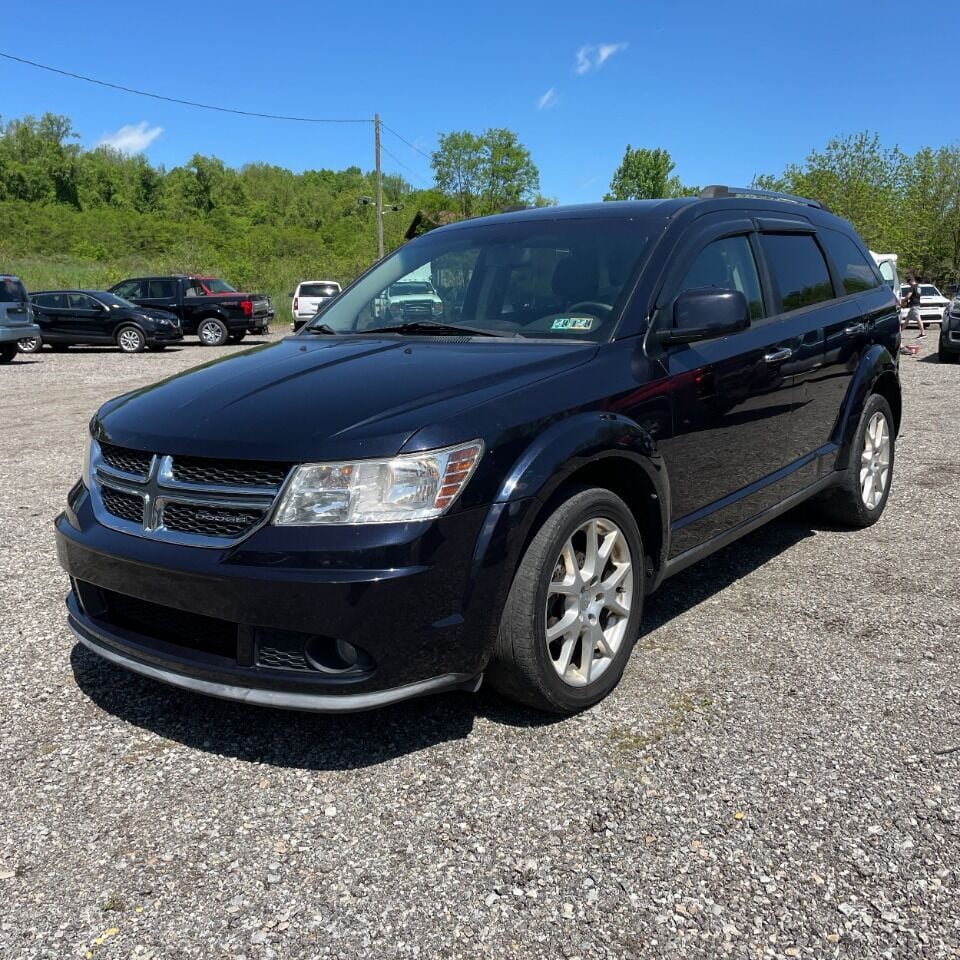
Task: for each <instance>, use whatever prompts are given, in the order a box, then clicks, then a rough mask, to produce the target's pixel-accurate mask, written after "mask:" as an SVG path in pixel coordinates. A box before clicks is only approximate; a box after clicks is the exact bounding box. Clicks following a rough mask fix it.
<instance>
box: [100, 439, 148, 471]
mask: <svg viewBox="0 0 960 960" xmlns="http://www.w3.org/2000/svg"><path fill="white" fill-rule="evenodd" d="M100 455H101V456H102V457H103V459H104V462H105V463H106V464H107V465H108V466H110V467H113V469H114V470H122V471H123V472H124V473H135V474H140V475H141V476H146V475H147V473H149V471H150V461H151V460H152V459H153V454H152V453H144V452H143V451H142V450H130V449H128V448H126V447H115V446H114V445H113V444H112V443H101V444H100Z"/></svg>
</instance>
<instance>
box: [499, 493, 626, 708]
mask: <svg viewBox="0 0 960 960" xmlns="http://www.w3.org/2000/svg"><path fill="white" fill-rule="evenodd" d="M568 494H569V495H568V497H567V498H566V499H565V500H564V501H563V502H562V503H560V504H559V505H558V506H557V508H556V509H555V510H554V511H553V513H552V514H551V515H550V516H549V517H548V519H547V521H546V522H545V523H544V524H543V526H542V527H541V528H540V530H539V531H538V532H537V534H536V536H535V537H534V538H533V540H532V541H531V542H530V546H529V547H528V548H527V550H526V553H525V554H524V556H523V559H522V561H521V562H520V566H519V567H518V569H517V573H516V575H515V577H514V581H513V585H512V586H511V588H510V593H509V596H508V597H507V602H506V605H505V607H504V611H503V617H502V619H501V621H500V632H499V635H498V637H497V642H496V647H495V650H494V655H493V658H492V660H491V662H490V664H489V666H488V668H487V671H486V676H487V679H488V680H489V681H490V682H491V684H492V685H493V686H494V688H495V689H496V690H498V691H499V692H500V693H502V694H503V695H504V696H506V697H509V698H510V699H512V700H517V701H519V702H520V703H525V704H527V705H529V706H532V707H536V708H537V709H540V710H546V711H549V712H552V713H575V712H576V711H578V710H584V709H586V708H587V707H591V706H593V705H594V704H595V703H597V702H599V701H600V700H602V699H603V698H604V697H605V696H606V695H607V694H608V693H609V692H610V691H611V690H612V689H613V688H614V687H615V686H616V685H617V683H618V682H619V680H620V677H621V676H622V675H623V670H624V667H625V666H626V663H627V660H628V659H629V657H630V651H631V650H632V649H633V645H634V643H635V642H636V639H637V634H638V633H639V629H640V615H641V612H642V608H643V547H642V544H641V542H640V532H639V530H638V529H637V524H636V521H635V520H634V518H633V515H632V514H631V513H630V510H629V508H628V507H627V505H626V504H625V503H624V502H623V501H622V500H621V499H620V498H619V497H618V496H616V495H615V494H613V493H611V492H610V491H609V490H603V489H599V488H594V487H586V488H585V487H577V488H573V489H571V490H570V491H568Z"/></svg>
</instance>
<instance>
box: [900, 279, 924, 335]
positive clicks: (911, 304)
mask: <svg viewBox="0 0 960 960" xmlns="http://www.w3.org/2000/svg"><path fill="white" fill-rule="evenodd" d="M907 284H908V289H907V295H906V296H905V297H904V298H903V299H902V300H901V301H900V306H902V307H906V308H907V319H906V320H905V321H904V325H905V326H908V327H909V326H910V324H911V323H913V322H916V324H917V326H918V327H919V328H920V333H919V334H917V339H918V340H922V339H923V338H924V337H925V336H926V335H927V332H926V330H924V329H923V318H922V317H921V316H920V281H919V280H917V278H916V277H915V276H914V275H913V274H912V273H910V274H907Z"/></svg>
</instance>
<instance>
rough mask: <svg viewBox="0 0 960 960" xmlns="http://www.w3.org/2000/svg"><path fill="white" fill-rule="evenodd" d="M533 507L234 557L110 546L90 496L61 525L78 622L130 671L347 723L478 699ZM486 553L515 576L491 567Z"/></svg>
mask: <svg viewBox="0 0 960 960" xmlns="http://www.w3.org/2000/svg"><path fill="white" fill-rule="evenodd" d="M526 503H527V502H524V503H521V504H513V505H495V506H494V507H491V508H490V509H489V510H487V509H480V510H474V511H464V512H463V513H461V514H455V515H451V516H448V517H444V518H441V519H440V520H439V521H436V522H432V523H427V524H407V525H392V524H391V525H387V524H385V525H371V526H369V527H365V528H364V527H361V528H352V529H350V530H347V529H343V530H335V529H333V528H313V529H309V528H283V529H282V528H277V527H272V526H266V527H263V528H261V529H260V530H258V531H257V532H256V533H254V534H252V535H251V536H250V537H249V538H248V539H247V540H245V541H243V542H242V543H241V544H239V545H237V546H236V547H234V548H232V549H230V550H223V551H221V550H215V549H204V548H197V547H183V546H179V545H174V544H169V543H161V542H157V541H153V540H150V539H147V538H142V537H137V536H131V535H129V534H124V533H120V532H118V531H114V530H110V529H108V528H106V527H104V526H102V525H101V524H99V523H98V522H97V521H96V519H95V518H94V516H93V511H92V508H91V505H90V497H89V494H88V493H87V491H86V490H85V489H84V488H83V487H81V486H80V485H77V487H75V488H74V490H73V491H71V496H70V499H69V501H68V508H67V510H66V511H65V513H63V514H61V515H60V516H59V517H58V518H57V520H56V539H57V551H58V555H59V559H60V563H61V565H62V566H63V567H64V569H65V570H66V571H67V572H68V573H69V574H70V577H71V582H72V586H73V589H72V591H71V594H70V596H69V597H68V600H67V607H68V622H69V625H70V628H71V629H72V630H73V631H74V633H75V634H76V635H77V637H78V638H79V639H80V641H81V642H82V643H83V644H84V645H85V646H87V647H88V648H90V649H91V650H93V651H94V652H95V653H97V654H99V655H100V656H102V657H104V658H105V659H108V660H111V661H113V662H115V663H118V664H119V665H121V666H124V667H126V668H127V669H130V670H132V671H134V672H137V673H141V674H144V675H146V676H149V677H153V678H155V679H158V680H163V681H165V682H167V683H170V684H173V685H175V686H179V687H184V688H187V689H190V690H196V691H198V692H201V693H207V694H210V695H213V696H217V697H222V698H226V699H232V700H241V701H244V702H248V703H257V704H263V705H269V706H277V707H288V708H292V709H301V710H317V711H325V712H340V711H351V710H363V709H370V708H372V707H377V706H382V705H384V704H387V703H392V702H395V701H398V700H403V699H407V698H409V697H414V696H419V695H421V694H425V693H433V692H438V691H441V690H450V689H476V687H477V686H478V685H479V679H480V676H481V674H482V671H483V669H484V667H485V665H486V662H487V660H488V659H489V656H490V652H491V650H492V648H493V643H494V640H495V637H496V631H497V628H498V626H499V618H500V612H501V609H502V606H503V601H504V598H505V595H506V590H507V588H508V586H509V579H510V575H511V572H512V569H513V567H512V564H511V561H510V560H509V557H508V554H509V550H508V549H507V545H508V544H509V543H510V542H511V541H512V540H514V539H518V538H513V537H512V536H511V534H512V532H513V531H514V530H515V529H516V528H517V527H518V525H522V523H523V517H524V515H525V513H526V506H525V504H526ZM478 541H482V542H483V543H486V544H491V545H493V544H496V545H498V546H497V547H496V550H497V551H498V552H500V553H502V554H503V559H504V561H505V562H504V563H502V564H492V563H489V562H481V561H479V560H478V559H477V557H476V554H477V544H478ZM484 552H487V553H488V554H489V551H488V550H485V551H484ZM485 559H487V560H488V559H489V556H488V557H486V558H485ZM337 640H342V641H347V642H348V643H349V644H351V645H353V646H354V647H355V648H357V649H358V650H359V651H361V652H362V655H363V660H362V661H361V663H360V667H359V668H358V669H353V668H351V669H346V670H343V669H339V666H342V665H339V666H338V665H336V664H334V667H335V668H336V669H333V670H330V669H327V666H329V663H328V661H325V660H324V655H323V653H322V651H323V650H325V649H330V648H331V647H330V645H331V644H333V643H335V642H336V641H337ZM317 650H320V651H321V652H320V654H316V651H317ZM315 654H316V655H315Z"/></svg>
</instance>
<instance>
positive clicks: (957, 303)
mask: <svg viewBox="0 0 960 960" xmlns="http://www.w3.org/2000/svg"><path fill="white" fill-rule="evenodd" d="M937 355H938V356H939V357H940V360H941V362H943V363H956V362H957V360H958V359H960V295H957V296H956V297H954V298H953V300H951V301H950V305H949V306H948V307H947V309H946V310H945V311H944V314H943V323H941V324H940V342H939V344H938V347H937Z"/></svg>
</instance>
